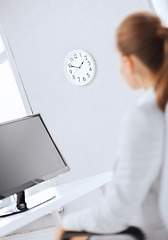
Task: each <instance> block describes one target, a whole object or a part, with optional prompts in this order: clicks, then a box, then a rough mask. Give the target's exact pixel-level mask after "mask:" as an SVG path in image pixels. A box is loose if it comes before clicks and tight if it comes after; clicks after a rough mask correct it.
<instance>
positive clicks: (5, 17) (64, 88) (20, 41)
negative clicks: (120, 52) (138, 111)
mask: <svg viewBox="0 0 168 240" xmlns="http://www.w3.org/2000/svg"><path fill="white" fill-rule="evenodd" d="M143 4H144V1H143V0H124V1H123V0H117V1H116V0H71V1H69V0H0V19H1V22H2V24H3V26H4V30H5V33H6V37H7V40H8V41H9V44H10V47H11V50H12V53H13V56H14V60H15V63H16V65H17V67H18V70H19V74H20V76H21V79H22V81H23V83H24V86H25V89H26V91H27V93H28V96H29V100H30V103H31V105H32V108H33V111H34V113H39V112H40V113H41V114H42V116H43V118H44V120H45V122H46V124H47V126H48V128H49V130H50V132H51V134H52V136H53V138H54V139H55V142H56V143H57V145H58V147H59V148H60V150H61V152H62V154H63V156H64V158H65V160H66V161H67V163H68V164H69V165H70V167H71V171H70V172H69V173H68V174H67V175H66V176H64V177H62V178H60V181H62V182H64V181H70V180H74V179H77V178H80V177H86V176H89V175H92V174H96V173H99V172H102V171H106V170H109V169H110V168H111V166H112V163H113V159H114V158H115V155H116V149H117V144H118V139H119V135H120V129H121V123H122V120H123V117H124V115H125V113H126V112H127V111H128V109H130V107H132V105H133V104H134V103H135V102H136V101H137V99H138V98H139V96H140V95H141V92H132V91H131V90H130V89H129V88H128V87H127V85H126V84H125V83H124V81H123V80H122V78H121V76H120V74H119V66H118V59H117V55H116V52H115V30H116V27H117V26H118V24H119V23H120V21H121V20H122V19H123V18H124V16H126V15H127V14H129V13H131V12H134V11H137V10H138V11H139V10H144V5H143ZM73 49H83V50H86V51H88V52H90V53H91V54H92V55H93V57H94V59H95V61H96V65H97V73H96V77H95V79H94V81H93V82H92V83H91V84H89V85H87V86H85V87H76V86H73V85H72V84H71V83H70V82H69V81H68V80H67V79H66V77H65V74H64V70H63V62H64V58H65V56H66V55H67V53H68V52H69V51H71V50H73ZM97 194H98V193H97ZM90 196H91V197H92V196H93V195H90ZM95 196H96V194H95ZM88 199H89V198H88ZM83 202H85V205H87V204H88V205H89V204H90V203H87V204H86V202H87V201H86V198H84V201H83ZM89 202H92V203H93V202H94V200H91V199H90V200H89ZM81 205H82V203H81ZM75 207H77V203H75ZM75 207H73V206H72V205H70V208H71V209H74V208H75ZM78 207H79V206H78ZM44 222H45V224H44V225H47V223H46V222H47V220H46V219H45V221H44ZM36 239H38V238H36ZM39 239H40V237H39Z"/></svg>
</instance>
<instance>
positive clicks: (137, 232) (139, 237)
mask: <svg viewBox="0 0 168 240" xmlns="http://www.w3.org/2000/svg"><path fill="white" fill-rule="evenodd" d="M117 235H118V236H119V235H121V236H122V235H127V236H131V237H133V238H134V239H135V240H145V234H144V233H143V232H142V230H141V229H139V228H137V227H129V228H127V229H126V230H124V231H122V232H119V233H115V234H99V233H90V232H66V233H65V234H64V236H63V238H62V240H70V239H71V238H72V237H77V236H88V239H89V238H90V237H93V236H113V237H114V236H117Z"/></svg>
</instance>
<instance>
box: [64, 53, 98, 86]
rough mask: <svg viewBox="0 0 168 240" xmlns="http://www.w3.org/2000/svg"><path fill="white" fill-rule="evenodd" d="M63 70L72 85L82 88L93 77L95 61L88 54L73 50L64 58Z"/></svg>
mask: <svg viewBox="0 0 168 240" xmlns="http://www.w3.org/2000/svg"><path fill="white" fill-rule="evenodd" d="M64 70H65V74H66V77H67V78H68V79H69V81H70V82H71V83H72V84H75V85H77V86H84V85H86V84H88V83H90V82H91V81H92V80H93V78H94V76H95V72H96V67H95V61H94V59H93V57H92V56H91V55H90V54H89V53H87V52H85V51H83V50H73V51H71V52H70V53H68V55H67V56H66V58H65V62H64Z"/></svg>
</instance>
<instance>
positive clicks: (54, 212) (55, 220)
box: [51, 210, 61, 226]
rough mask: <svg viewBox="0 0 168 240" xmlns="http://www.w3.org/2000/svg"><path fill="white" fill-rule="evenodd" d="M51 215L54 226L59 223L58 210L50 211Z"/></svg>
mask: <svg viewBox="0 0 168 240" xmlns="http://www.w3.org/2000/svg"><path fill="white" fill-rule="evenodd" d="M51 215H52V217H53V220H54V224H55V226H57V225H59V224H60V223H61V217H60V213H59V211H58V210H55V211H53V212H52V213H51Z"/></svg>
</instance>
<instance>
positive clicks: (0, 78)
mask: <svg viewBox="0 0 168 240" xmlns="http://www.w3.org/2000/svg"><path fill="white" fill-rule="evenodd" d="M26 115H27V113H26V110H25V107H24V104H23V101H22V98H21V95H20V92H19V89H18V86H17V84H16V80H15V77H14V74H13V71H12V68H11V66H10V62H9V59H8V55H7V52H6V50H5V46H4V43H3V40H2V37H1V36H0V123H2V122H5V121H10V120H13V119H16V118H20V117H24V116H26Z"/></svg>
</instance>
